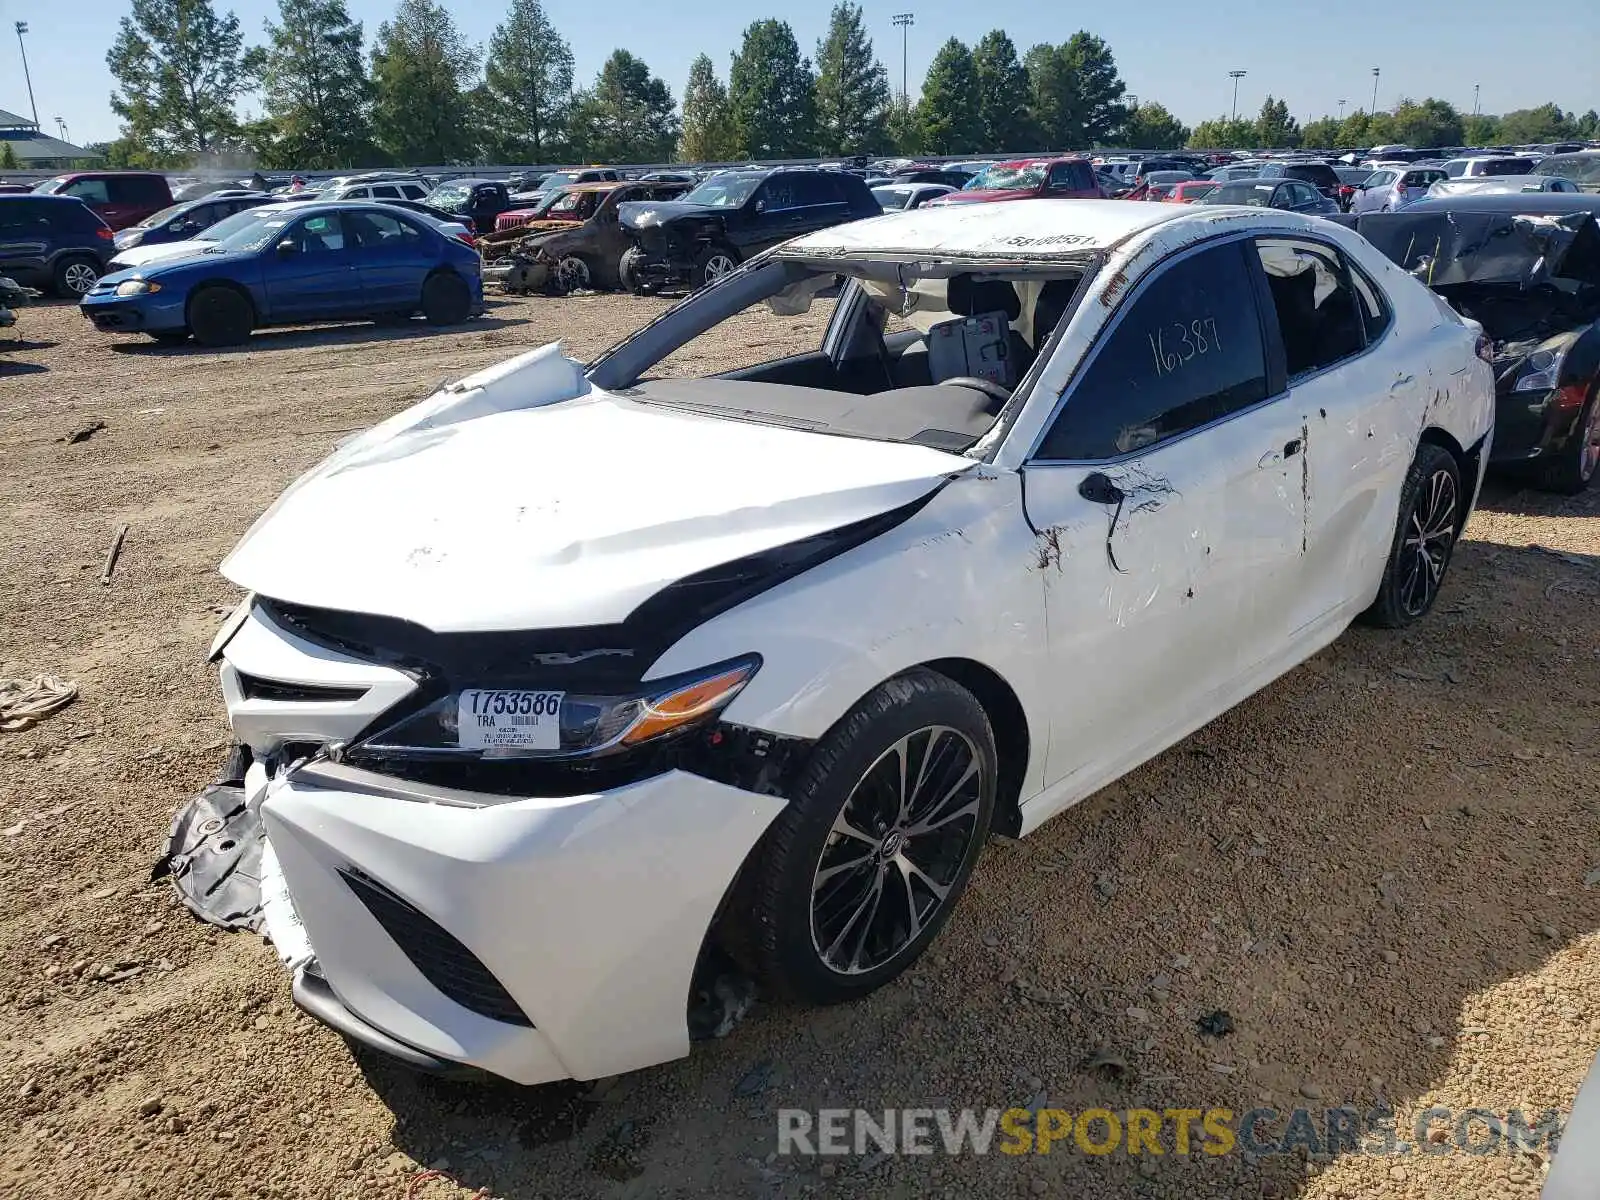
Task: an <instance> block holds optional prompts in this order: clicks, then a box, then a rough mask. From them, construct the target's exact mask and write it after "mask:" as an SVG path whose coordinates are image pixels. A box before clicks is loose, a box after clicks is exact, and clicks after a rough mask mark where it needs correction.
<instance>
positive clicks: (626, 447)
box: [222, 346, 976, 632]
mask: <svg viewBox="0 0 1600 1200" xmlns="http://www.w3.org/2000/svg"><path fill="white" fill-rule="evenodd" d="M975 465H976V464H975V462H974V461H973V460H971V459H967V458H962V457H959V456H956V455H951V454H947V453H944V452H942V451H939V450H932V449H928V448H926V447H922V446H909V445H899V444H894V443H886V442H872V441H865V440H860V439H853V438H845V437H838V436H830V435H825V434H817V433H808V432H803V431H795V430H790V429H783V428H777V427H774V426H770V425H760V424H754V423H750V422H746V421H737V420H727V419H722V418H718V417H708V416H703V415H700V414H697V413H688V412H682V411H676V410H673V409H671V408H665V407H661V406H657V405H648V404H642V403H638V402H635V401H631V400H628V399H627V398H625V397H622V396H613V395H609V394H607V393H604V392H601V391H599V390H597V389H593V388H591V387H590V385H589V383H588V381H587V380H586V379H585V378H584V377H583V375H582V367H581V366H580V365H579V364H577V363H573V362H571V361H570V360H568V359H564V358H561V357H560V356H559V353H558V352H557V350H556V348H555V347H554V346H550V347H546V348H544V349H543V350H536V351H533V352H531V353H529V354H526V355H523V356H522V357H521V358H519V359H514V360H512V361H511V362H510V363H506V364H502V365H501V366H499V367H495V368H491V369H490V370H488V371H485V372H482V373H480V374H479V375H477V376H473V377H471V378H469V379H467V380H463V381H462V382H461V383H458V384H455V385H453V386H452V387H450V388H446V389H444V390H442V391H441V392H440V393H437V394H435V396H433V397H431V398H430V399H428V400H425V401H423V402H422V403H421V404H420V405H417V406H416V407H415V408H413V409H410V410H407V411H406V412H405V413H402V414H400V415H398V416H396V417H394V418H391V419H390V420H389V421H387V422H385V423H384V424H383V425H380V426H377V427H376V428H374V429H372V430H369V431H368V432H367V433H365V434H363V435H361V436H360V437H358V438H356V439H354V440H353V441H352V442H350V443H347V444H346V445H344V446H343V447H342V448H341V449H340V450H339V451H338V452H336V453H335V454H334V455H333V457H331V458H330V459H328V460H327V461H326V462H324V463H323V464H321V465H320V466H318V467H316V468H314V469H313V470H312V471H310V472H309V473H308V474H307V475H305V476H303V477H302V478H301V479H300V480H298V481H297V482H296V483H295V484H293V485H292V486H291V487H290V488H289V490H288V491H287V492H285V493H284V495H283V496H282V497H280V498H279V500H278V501H277V503H276V504H275V505H274V506H273V507H272V508H271V509H270V510H268V512H267V513H266V514H265V515H263V517H262V518H261V519H260V520H259V521H257V522H256V525H255V527H254V528H253V529H251V530H250V532H249V533H247V534H246V535H245V537H244V538H243V540H241V541H240V543H239V545H238V546H237V547H235V549H234V551H233V553H232V554H230V555H229V556H228V558H227V560H226V561H225V562H224V563H223V566H222V571H223V574H224V575H226V576H227V578H228V579H230V580H232V581H233V582H234V583H236V584H238V585H239V586H240V587H243V588H247V589H249V590H250V591H253V592H257V593H259V594H261V595H264V596H270V597H274V598H276V599H280V600H285V601H289V602H291V603H298V604H307V605H314V606H318V607H324V608H334V609H343V610H347V611H354V612H363V613H373V614H379V615H384V616H392V617H400V618H402V619H405V620H409V621H414V622H416V623H418V624H421V625H423V626H425V627H427V628H429V629H432V630H435V631H437V632H463V631H483V630H508V629H549V628H565V627H573V626H582V625H597V624H610V623H614V622H618V621H621V620H622V619H623V618H625V617H626V616H627V615H628V614H629V613H630V612H632V611H633V609H635V608H636V607H638V605H639V604H640V603H642V602H643V601H644V600H645V599H647V598H648V597H649V596H651V595H653V594H654V593H655V592H657V591H659V590H660V589H661V588H663V587H665V586H667V585H668V584H670V583H673V582H675V581H677V580H679V579H682V578H683V577H684V576H687V575H692V574H694V573H695V572H697V571H702V570H705V569H707V568H709V567H713V566H716V565H718V564H720V563H725V562H729V561H732V560H733V559H737V558H742V557H744V556H745V555H749V554H754V553H757V552H759V551H761V550H766V549H770V548H771V547H774V546H779V545H782V544H784V543H787V542H792V541H795V540H797V539H800V538H804V537H809V536H811V535H813V534H817V533H822V532H825V531H827V530H829V529H834V528H838V527H839V526H841V525H846V524H849V523H851V522H853V521H858V520H862V519H864V518H867V517H871V516H876V515H878V514H880V513H883V512H887V511H889V510H891V509H894V508H897V507H899V506H901V505H903V504H907V503H909V502H911V501H913V500H915V499H917V498H918V497H919V496H923V495H926V494H927V493H928V492H929V491H931V490H932V489H933V488H934V487H935V486H937V484H938V482H939V481H940V480H941V479H944V478H947V477H949V476H951V475H954V474H958V473H960V472H962V471H965V470H968V469H970V468H971V467H973V466H975Z"/></svg>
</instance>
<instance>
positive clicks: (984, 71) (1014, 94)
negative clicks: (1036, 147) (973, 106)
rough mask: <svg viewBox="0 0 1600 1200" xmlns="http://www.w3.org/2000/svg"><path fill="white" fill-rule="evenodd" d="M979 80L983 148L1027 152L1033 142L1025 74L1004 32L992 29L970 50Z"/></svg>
mask: <svg viewBox="0 0 1600 1200" xmlns="http://www.w3.org/2000/svg"><path fill="white" fill-rule="evenodd" d="M972 65H973V69H974V70H975V71H976V73H977V77H978V114H979V119H980V120H981V122H982V127H983V134H982V142H983V145H985V146H987V147H988V148H989V149H991V150H1026V149H1028V148H1029V147H1030V146H1031V145H1032V144H1033V143H1034V140H1035V136H1034V131H1033V128H1032V122H1031V121H1030V120H1029V118H1028V73H1027V72H1026V71H1025V70H1023V69H1022V64H1021V63H1020V62H1018V61H1017V48H1016V46H1015V45H1013V44H1012V41H1011V39H1010V38H1009V37H1007V36H1006V34H1005V31H1004V30H1001V29H994V30H991V31H990V32H988V33H986V34H984V35H983V40H982V41H981V42H979V43H978V44H977V46H976V47H974V48H973V51H972Z"/></svg>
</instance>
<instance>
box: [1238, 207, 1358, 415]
mask: <svg viewBox="0 0 1600 1200" xmlns="http://www.w3.org/2000/svg"><path fill="white" fill-rule="evenodd" d="M1256 252H1257V254H1258V255H1259V257H1260V259H1261V266H1262V269H1263V270H1265V271H1266V274H1267V290H1268V291H1269V292H1270V293H1271V295H1272V307H1273V309H1274V310H1275V311H1276V313H1277V317H1278V333H1279V336H1280V337H1281V338H1282V340H1283V352H1284V368H1285V370H1286V371H1287V373H1288V376H1289V381H1290V382H1291V383H1293V382H1294V380H1295V378H1296V377H1297V376H1304V375H1309V374H1311V373H1312V372H1315V371H1321V370H1325V369H1326V368H1328V367H1331V366H1333V365H1334V364H1335V363H1338V362H1340V361H1341V360H1343V359H1346V358H1350V357H1351V356H1353V355H1356V354H1360V353H1361V351H1362V350H1363V349H1365V348H1366V337H1365V334H1364V332H1363V328H1362V321H1361V317H1360V312H1359V310H1358V308H1357V306H1356V301H1355V294H1354V292H1353V290H1352V288H1351V285H1350V273H1349V271H1348V269H1347V267H1346V264H1345V260H1344V256H1343V255H1341V254H1340V253H1339V252H1338V251H1337V250H1334V249H1333V248H1332V247H1329V246H1324V245H1323V244H1322V243H1320V242H1313V241H1302V240H1300V239H1298V238H1257V239H1256Z"/></svg>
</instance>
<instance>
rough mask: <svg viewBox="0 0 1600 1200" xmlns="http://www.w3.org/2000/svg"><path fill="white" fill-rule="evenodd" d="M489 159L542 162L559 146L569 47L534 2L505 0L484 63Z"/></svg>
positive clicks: (566, 106) (568, 94)
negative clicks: (504, 11)
mask: <svg viewBox="0 0 1600 1200" xmlns="http://www.w3.org/2000/svg"><path fill="white" fill-rule="evenodd" d="M484 84H485V85H486V91H487V95H486V96H485V97H484V103H483V113H484V115H485V116H486V117H488V118H489V125H488V128H487V130H486V131H485V132H486V134H487V137H486V139H485V140H486V141H487V143H488V145H487V147H486V149H487V153H488V155H489V157H490V158H492V159H494V160H496V161H499V162H530V163H539V162H545V161H547V160H548V159H549V158H550V157H552V156H553V155H555V154H557V153H558V152H559V151H560V149H561V148H562V139H563V136H564V134H565V131H566V125H567V120H568V118H569V117H570V115H571V111H572V47H571V46H569V45H567V42H566V39H564V38H563V37H562V36H561V35H560V34H559V33H557V32H556V29H555V26H554V25H552V24H551V23H550V18H549V17H548V16H546V15H545V11H544V5H543V4H541V3H540V2H539V0H511V11H510V12H508V13H507V14H506V19H505V20H504V21H503V22H501V24H499V25H498V26H496V27H495V31H494V35H493V36H492V37H491V38H490V39H489V57H488V61H487V62H486V63H485V64H484Z"/></svg>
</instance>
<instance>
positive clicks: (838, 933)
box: [724, 669, 996, 1004]
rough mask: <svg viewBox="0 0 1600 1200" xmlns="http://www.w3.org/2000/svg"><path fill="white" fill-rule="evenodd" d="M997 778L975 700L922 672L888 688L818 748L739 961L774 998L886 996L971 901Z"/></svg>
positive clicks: (743, 926) (755, 876) (734, 921)
mask: <svg viewBox="0 0 1600 1200" xmlns="http://www.w3.org/2000/svg"><path fill="white" fill-rule="evenodd" d="M902 764H905V765H906V771H905V777H906V779H907V780H909V781H910V784H911V787H910V789H909V790H910V793H911V802H910V804H909V805H907V804H905V802H904V800H903V795H904V791H905V789H904V788H903V786H902V784H901V765H902ZM995 776H996V754H995V745H994V732H993V730H992V729H991V728H990V726H989V719H988V717H987V716H986V715H985V713H984V711H983V707H982V706H981V705H980V704H979V703H978V701H977V700H976V699H974V697H973V696H972V694H971V693H970V692H968V691H967V690H966V689H965V688H963V687H961V686H959V685H958V684H956V683H954V682H953V681H951V680H950V679H947V678H946V677H945V676H943V675H938V674H935V673H934V672H932V671H926V670H920V669H919V670H915V671H911V672H909V673H908V674H905V675H901V676H898V677H897V678H894V679H891V680H889V681H888V682H887V683H884V684H882V685H880V686H879V687H878V688H877V689H876V690H875V691H873V692H872V693H871V694H870V695H868V696H867V697H866V698H865V699H864V700H862V701H861V702H860V703H859V704H857V705H856V707H855V708H853V709H852V710H851V711H850V712H849V713H848V714H847V715H846V716H845V717H844V718H843V719H842V720H841V721H839V723H838V724H837V725H835V726H834V727H833V729H831V730H830V731H829V732H828V733H827V734H826V735H825V736H824V737H823V739H822V740H821V741H820V742H819V743H818V744H817V747H816V749H815V750H814V751H813V753H812V755H811V758H810V760H809V761H808V762H807V764H806V766H805V769H804V771H803V772H802V774H801V776H800V778H799V780H798V782H797V783H796V786H795V788H794V791H793V793H792V794H791V797H790V803H789V805H788V807H787V808H785V809H784V811H783V812H782V813H781V814H779V816H778V818H777V820H776V821H774V822H773V824H772V825H771V827H769V828H768V830H767V832H766V834H765V835H764V836H763V837H762V839H761V842H760V843H759V844H758V846H757V848H756V851H755V853H754V854H753V855H752V856H751V858H750V859H749V860H747V861H746V863H745V866H744V868H743V869H742V870H741V871H740V874H739V879H738V881H737V882H736V884H735V885H734V891H733V896H732V898H731V899H732V903H731V904H730V905H729V907H728V910H727V912H728V914H729V915H728V916H727V918H725V921H724V933H725V939H724V940H725V941H726V942H727V948H728V950H729V952H730V953H731V954H732V955H733V956H734V957H735V958H736V959H738V960H739V962H740V963H741V965H743V966H744V967H745V969H746V970H748V971H750V972H751V973H752V974H754V975H755V976H756V977H757V978H758V979H760V980H761V981H762V982H763V983H764V984H765V985H766V986H767V987H768V988H769V989H770V990H771V991H773V992H774V993H776V994H779V995H783V996H788V997H791V998H794V999H797V1000H802V1001H806V1002H809V1003H813V1004H836V1003H839V1002H841V1001H845V1000H853V999H855V998H857V997H859V996H864V995H866V994H867V993H868V992H871V991H873V990H875V989H876V988H879V987H882V986H883V985H884V984H885V983H888V982H889V981H890V980H891V979H893V978H894V977H895V976H897V975H899V974H900V972H901V971H903V970H905V969H906V968H907V967H908V966H910V965H911V964H912V963H913V962H915V961H916V959H917V957H918V955H920V954H921V953H922V952H923V950H925V949H926V948H927V946H928V944H929V943H930V942H931V941H932V940H933V939H934V937H935V936H937V934H938V932H939V930H940V928H941V927H943V925H944V922H945V920H946V918H947V917H948V916H949V914H950V911H951V909H952V908H954V907H955V904H956V901H957V900H958V899H959V897H960V895H961V892H962V889H963V888H965V887H966V883H967V879H968V877H969V876H970V875H971V873H972V868H973V865H974V864H975V863H976V862H977V859H978V855H979V853H980V852H981V851H982V849H983V844H984V841H985V840H986V838H987V837H988V834H989V823H990V819H991V817H992V816H993V813H994V797H995ZM951 784H953V785H954V786H948V785H951ZM924 805H927V806H928V807H923V806H924ZM919 812H920V813H921V814H922V815H921V816H920V818H919V817H918V816H917V814H918V813H919ZM935 818H937V820H936V821H935V823H934V826H933V827H932V828H931V829H930V828H923V830H922V832H921V833H917V832H914V831H916V830H917V829H918V827H919V826H926V823H927V822H929V821H932V820H934V819H935ZM908 864H909V866H908ZM929 883H931V884H933V885H934V886H931V887H930V886H928V884H929ZM941 888H942V889H943V891H942V894H941V892H940V891H939V890H938V889H941Z"/></svg>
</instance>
